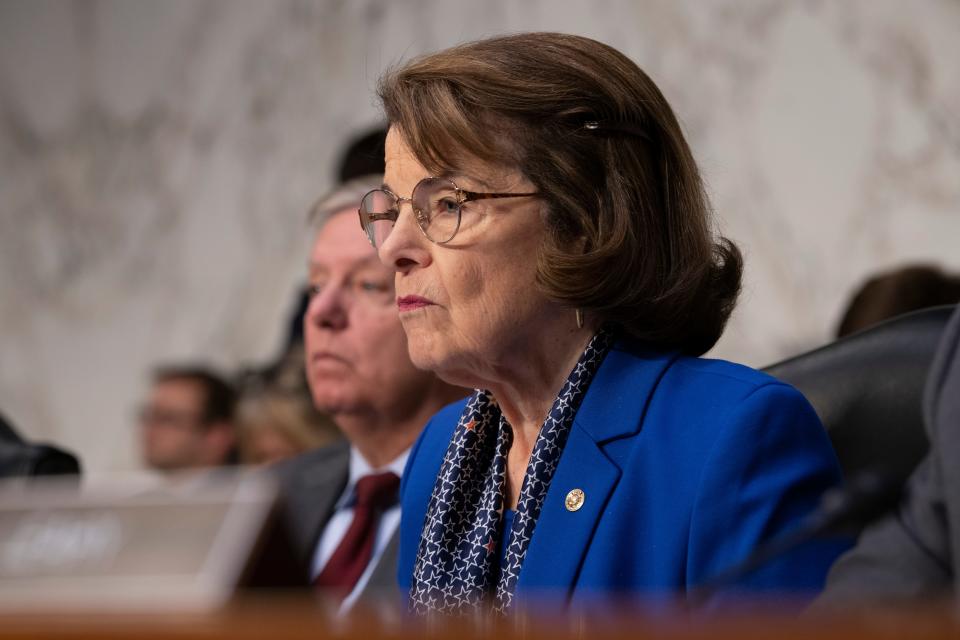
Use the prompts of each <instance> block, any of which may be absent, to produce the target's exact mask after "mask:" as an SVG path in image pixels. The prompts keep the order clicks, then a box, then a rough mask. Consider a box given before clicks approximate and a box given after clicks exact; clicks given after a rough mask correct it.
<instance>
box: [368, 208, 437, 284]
mask: <svg viewBox="0 0 960 640" xmlns="http://www.w3.org/2000/svg"><path fill="white" fill-rule="evenodd" d="M399 210H400V212H399V215H397V220H396V222H395V223H394V225H393V229H392V230H391V231H390V234H389V235H387V237H386V239H384V241H383V242H381V243H380V246H379V247H377V254H378V255H379V257H380V262H382V263H383V264H385V265H386V266H388V267H390V268H391V269H393V270H395V271H398V272H401V273H406V272H408V271H410V270H411V269H414V268H416V267H425V266H427V265H428V264H430V260H431V258H430V251H431V249H432V246H431V243H430V241H429V240H427V239H426V238H425V237H424V235H423V232H422V231H420V227H418V226H417V218H416V212H415V211H414V210H413V206H412V204H411V203H410V202H409V201H407V202H402V203H400V205H399Z"/></svg>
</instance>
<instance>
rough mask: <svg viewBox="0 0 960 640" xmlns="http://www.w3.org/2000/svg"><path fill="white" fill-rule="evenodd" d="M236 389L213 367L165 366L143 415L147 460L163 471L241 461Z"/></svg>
mask: <svg viewBox="0 0 960 640" xmlns="http://www.w3.org/2000/svg"><path fill="white" fill-rule="evenodd" d="M235 410H236V392H235V391H234V389H233V387H232V386H231V385H230V384H229V383H228V382H227V381H226V380H224V379H223V378H221V377H220V376H219V375H217V374H216V373H214V372H212V371H211V370H209V369H206V368H203V367H191V366H170V367H161V368H159V369H157V370H156V371H155V372H154V374H153V384H152V386H151V389H150V392H149V395H148V397H147V400H146V402H145V403H144V405H143V406H142V407H141V409H140V411H139V415H138V420H139V426H140V444H141V450H142V455H143V462H144V464H145V465H146V466H147V467H148V468H150V469H153V470H155V471H160V472H162V473H176V472H183V471H189V470H199V469H205V468H210V467H217V466H222V465H230V464H235V463H236V461H237V452H236V446H237V434H236V426H235V422H234V417H235V416H234V413H235Z"/></svg>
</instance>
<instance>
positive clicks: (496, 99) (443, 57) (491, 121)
mask: <svg viewBox="0 0 960 640" xmlns="http://www.w3.org/2000/svg"><path fill="white" fill-rule="evenodd" d="M379 94H380V98H381V100H382V101H383V105H384V110H385V112H386V116H387V118H388V120H389V121H390V123H391V125H392V126H395V127H397V129H398V130H399V131H400V132H401V133H402V135H403V136H404V138H405V139H406V142H407V143H408V144H409V145H410V148H411V149H412V151H413V153H414V154H415V155H416V157H417V159H418V160H419V161H420V163H421V164H423V165H424V166H425V167H426V168H427V169H428V170H429V171H435V172H437V173H438V174H440V173H443V172H454V171H456V170H457V169H458V168H461V169H462V168H463V164H464V163H465V162H469V160H470V158H476V159H479V160H481V161H483V162H487V163H494V164H498V165H507V166H509V167H511V168H515V169H517V170H519V171H521V172H522V173H523V174H524V175H525V176H526V177H527V178H528V179H529V180H530V181H531V182H532V183H533V184H534V185H536V187H537V190H538V191H539V192H540V193H541V195H542V197H543V199H544V201H545V203H546V205H547V206H546V211H547V219H546V224H547V228H548V234H547V240H546V241H545V243H544V245H543V246H542V247H541V250H540V253H539V256H538V284H539V286H540V287H541V288H542V290H543V291H544V293H545V294H546V295H548V296H549V297H551V298H552V299H554V300H557V301H559V302H562V303H564V304H566V305H568V306H570V307H575V308H580V309H583V310H584V311H585V312H587V313H589V314H592V315H594V316H595V317H596V318H598V319H599V320H600V321H601V322H602V323H603V324H605V325H607V326H612V327H614V328H617V329H619V330H621V331H623V332H625V333H627V334H629V335H631V336H633V337H636V338H639V339H642V340H647V341H651V342H653V343H655V344H657V345H659V346H662V347H666V348H676V349H680V350H682V351H684V352H686V353H692V354H701V353H703V352H705V351H706V350H708V349H709V348H710V347H712V346H713V345H714V343H715V342H716V341H717V339H718V338H719V337H720V334H721V333H722V332H723V327H724V324H725V323H726V321H727V318H728V317H729V315H730V313H731V311H732V310H733V307H734V304H735V302H736V298H737V294H738V293H739V290H740V277H741V273H742V258H741V256H740V252H739V251H738V249H737V248H736V246H735V245H733V244H732V243H731V242H729V241H728V240H726V239H724V238H720V239H718V241H714V239H713V236H712V232H711V228H710V208H709V203H708V200H707V197H706V194H705V192H704V188H703V183H702V181H701V179H700V174H699V171H698V169H697V165H696V163H695V162H694V159H693V155H692V154H691V152H690V148H689V147H688V146H687V143H686V140H685V139H684V137H683V134H682V132H681V130H680V125H679V123H678V122H677V119H676V117H675V116H674V114H673V112H672V110H671V109H670V106H669V105H668V104H667V101H666V99H664V97H663V95H662V94H661V93H660V90H659V89H658V88H657V86H656V85H655V84H654V83H653V81H652V80H651V79H650V78H649V77H648V76H647V75H646V74H645V73H644V72H643V71H642V70H641V69H640V68H639V67H637V65H635V64H634V63H633V62H631V61H630V60H629V59H628V58H627V57H626V56H624V55H623V54H621V53H620V52H619V51H617V50H615V49H613V48H612V47H609V46H607V45H604V44H602V43H599V42H596V41H594V40H590V39H588V38H583V37H579V36H571V35H564V34H558V33H524V34H518V35H511V36H503V37H497V38H490V39H487V40H480V41H477V42H473V43H469V44H464V45H460V46H457V47H454V48H451V49H447V50H445V51H441V52H439V53H434V54H432V55H428V56H425V57H423V58H419V59H417V60H414V61H412V62H410V63H409V64H406V65H405V66H403V67H401V68H399V69H396V70H393V71H391V72H388V73H387V74H386V75H385V76H384V78H383V79H381V82H380V87H379ZM491 132H494V133H493V135H491Z"/></svg>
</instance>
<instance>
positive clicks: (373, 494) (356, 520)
mask: <svg viewBox="0 0 960 640" xmlns="http://www.w3.org/2000/svg"><path fill="white" fill-rule="evenodd" d="M399 487H400V478H398V477H397V474H395V473H392V472H390V471H388V472H386V473H378V474H375V475H369V476H363V477H362V478H360V479H359V480H357V488H356V497H357V500H356V503H355V504H354V507H353V522H351V523H350V528H349V529H347V532H346V533H345V534H344V535H343V539H342V540H341V541H340V544H339V546H337V549H336V550H335V551H334V552H333V555H332V556H330V560H328V561H327V564H326V566H324V567H323V571H321V572H320V574H319V575H317V577H316V578H314V580H313V586H314V587H316V588H318V589H323V590H324V591H325V592H327V593H330V595H334V596H336V597H338V598H340V599H343V598H345V597H347V595H349V594H350V592H351V591H353V588H354V586H356V584H357V580H359V579H360V576H362V575H363V571H364V569H366V568H367V565H368V564H369V563H370V557H371V556H372V555H373V543H374V540H376V537H377V525H378V524H379V522H380V516H381V515H382V514H383V512H384V511H386V510H387V509H389V508H390V507H392V506H393V505H395V504H396V503H397V489H398V488H399Z"/></svg>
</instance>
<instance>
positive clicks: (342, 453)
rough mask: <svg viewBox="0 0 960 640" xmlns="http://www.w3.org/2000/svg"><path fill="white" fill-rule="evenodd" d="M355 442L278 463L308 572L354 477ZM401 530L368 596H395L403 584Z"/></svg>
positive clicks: (290, 524) (291, 526)
mask: <svg viewBox="0 0 960 640" xmlns="http://www.w3.org/2000/svg"><path fill="white" fill-rule="evenodd" d="M349 468H350V444H349V443H348V442H346V441H342V442H337V443H335V444H332V445H329V446H326V447H323V448H321V449H316V450H314V451H308V452H307V453H304V454H301V455H299V456H297V457H295V458H292V459H290V460H286V461H284V462H281V463H279V464H277V465H276V466H274V467H273V468H272V471H273V472H274V474H275V475H276V477H277V478H278V480H279V481H280V497H281V504H282V512H283V514H284V517H285V520H286V524H287V528H288V533H289V535H290V537H291V539H292V543H293V544H294V546H295V547H296V548H295V552H296V554H297V557H298V558H299V560H300V563H301V566H302V568H303V571H304V574H306V575H309V574H310V571H311V564H312V562H313V555H314V551H315V550H316V547H317V543H318V542H319V541H320V534H321V533H322V532H323V528H324V527H325V526H327V522H329V520H330V517H331V516H332V515H333V509H334V506H335V505H336V503H337V499H338V498H339V497H340V494H341V493H342V492H343V488H344V487H345V486H346V485H347V480H348V479H349ZM398 548H399V542H398V538H397V534H396V533H394V535H393V538H391V540H390V542H389V543H388V544H387V547H386V549H384V552H383V555H381V556H380V560H379V561H378V563H377V566H376V568H375V569H374V571H373V573H372V574H371V575H370V581H369V582H368V583H367V585H366V587H365V588H364V593H363V596H364V599H366V598H367V596H370V597H372V598H376V599H382V598H392V597H394V595H395V594H397V593H399V591H398V587H397V551H398Z"/></svg>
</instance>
